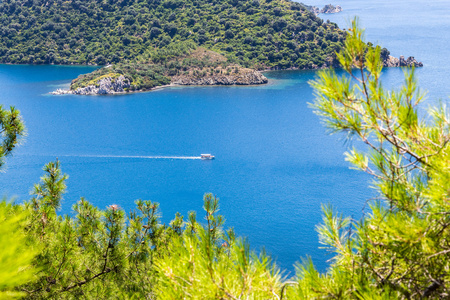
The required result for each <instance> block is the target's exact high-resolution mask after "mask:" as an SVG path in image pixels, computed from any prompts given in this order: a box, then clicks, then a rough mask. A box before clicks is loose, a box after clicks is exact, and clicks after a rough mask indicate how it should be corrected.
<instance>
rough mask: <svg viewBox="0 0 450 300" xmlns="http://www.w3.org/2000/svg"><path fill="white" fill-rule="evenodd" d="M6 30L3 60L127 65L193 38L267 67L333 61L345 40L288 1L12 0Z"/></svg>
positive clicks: (3, 18)
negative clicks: (173, 44) (86, 0)
mask: <svg viewBox="0 0 450 300" xmlns="http://www.w3.org/2000/svg"><path fill="white" fill-rule="evenodd" d="M0 35H1V37H2V39H0V62H2V63H33V64H99V65H104V64H112V63H119V62H122V63H127V62H134V61H135V60H136V59H138V60H139V57H142V56H144V57H146V56H147V55H148V54H149V53H154V52H155V51H158V49H161V50H163V51H168V52H171V51H173V49H170V44H171V43H173V42H186V43H189V44H192V45H199V46H202V47H204V48H207V49H209V50H213V51H216V52H218V53H221V54H224V55H226V56H227V58H228V59H229V60H230V62H231V63H237V64H240V65H242V66H244V67H259V68H264V69H266V68H289V67H296V68H301V69H310V68H316V67H321V66H323V65H327V66H329V65H332V64H334V63H335V50H336V49H340V48H341V47H342V42H343V40H344V37H345V35H344V32H343V31H341V30H339V29H338V28H337V26H336V24H334V23H324V22H323V21H322V20H321V19H319V18H317V17H316V16H315V15H314V14H313V13H311V12H310V11H308V10H307V8H306V7H305V6H303V5H302V4H300V3H296V2H292V1H288V0H273V1H270V0H261V1H257V0H246V1H235V0H221V1H206V0H189V1H175V0H167V1H149V0H135V1H115V2H114V1H104V0H93V1H89V2H85V1H79V0H73V1H62V0H51V1H47V0H45V1H44V0H34V1H30V0H19V1H16V0H5V1H1V3H0ZM153 58H154V59H155V63H156V62H158V61H159V60H160V58H159V57H157V56H153Z"/></svg>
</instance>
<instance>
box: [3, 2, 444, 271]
mask: <svg viewBox="0 0 450 300" xmlns="http://www.w3.org/2000/svg"><path fill="white" fill-rule="evenodd" d="M358 2H360V1H343V2H342V3H339V4H341V5H342V6H343V8H344V10H345V11H344V12H343V13H342V14H338V15H333V16H326V18H330V19H331V18H333V20H332V21H334V22H337V23H339V25H341V26H342V25H345V18H346V17H347V15H346V14H359V15H360V17H361V21H362V24H363V25H364V26H365V27H367V28H368V30H367V35H368V38H369V39H372V40H375V41H379V42H381V43H382V44H383V46H386V47H388V48H389V49H390V50H391V52H392V54H394V55H396V56H398V55H401V54H405V55H414V56H415V57H416V58H417V59H419V60H422V61H423V62H424V64H425V67H424V68H423V69H420V70H418V77H419V79H420V83H421V86H423V87H424V88H427V89H429V90H430V93H429V94H430V98H439V97H441V98H443V99H447V96H446V95H450V87H449V86H447V84H446V78H447V77H448V76H446V75H447V70H449V68H448V63H447V62H446V57H448V56H447V55H448V54H449V53H448V52H449V50H447V48H446V47H444V45H445V43H446V42H447V41H448V40H449V39H448V37H449V32H450V30H449V28H448V27H449V26H448V25H449V21H448V20H447V19H446V18H445V17H444V14H445V9H447V11H446V13H447V14H448V12H449V11H448V7H442V6H445V5H446V4H445V3H444V2H443V1H441V2H439V1H436V3H438V4H441V5H440V6H441V7H434V6H426V7H428V8H430V11H427V10H426V9H420V10H419V11H418V12H416V13H420V15H422V14H425V15H426V14H430V18H431V19H430V20H428V21H427V22H420V23H418V25H415V22H416V20H419V19H420V18H419V17H416V18H406V17H402V16H401V15H399V16H398V17H397V18H395V17H392V16H389V15H388V17H389V18H387V19H386V20H385V21H383V23H382V24H378V22H377V21H378V20H384V19H383V18H384V14H382V12H380V11H379V10H378V9H377V7H378V6H379V5H384V4H385V5H387V6H388V7H390V8H391V9H396V14H399V13H400V11H401V10H400V8H403V4H402V3H397V4H392V3H390V2H388V1H375V2H371V3H370V5H369V4H364V3H362V4H361V8H358V7H359V3H358ZM416 2H417V3H416V4H420V2H419V1H416ZM377 3H378V5H377ZM404 3H405V4H406V2H404ZM408 3H409V4H410V6H413V7H415V6H414V5H411V3H412V4H414V3H415V2H414V1H412V2H411V1H408ZM427 3H430V2H427ZM308 4H315V3H308ZM319 4H320V3H319ZM336 4H338V3H336ZM395 5H396V6H395ZM392 6H395V7H392ZM410 6H407V7H405V8H403V11H402V12H401V13H402V14H403V13H405V14H407V13H408V12H409V10H408V9H411V7H410ZM447 6H448V5H447ZM371 7H372V8H371ZM380 14H381V15H380ZM377 16H378V17H377ZM341 19H342V20H341ZM341 23H342V24H341ZM374 23H376V24H374ZM405 28H407V29H408V35H406V36H405V35H404V34H405V32H406V31H405ZM427 32H429V35H427ZM438 37H439V38H438ZM442 40H443V41H442ZM427 41H428V42H427ZM92 69H93V68H92V67H60V66H11V65H0V90H1V91H2V96H1V99H2V100H1V103H4V104H5V105H15V106H16V107H17V108H19V109H20V110H21V112H22V114H23V117H24V119H25V122H26V125H27V128H28V136H27V138H26V140H25V142H24V143H23V145H21V146H20V147H19V148H17V151H16V152H15V155H14V157H12V158H10V159H8V161H7V163H8V168H7V170H6V172H5V173H0V186H1V189H0V193H3V194H6V195H8V196H9V197H12V196H16V197H17V199H18V200H24V199H28V198H29V194H28V192H29V190H30V189H31V187H32V184H33V183H36V182H37V181H38V180H39V177H40V176H41V175H42V171H41V168H42V166H43V165H44V164H45V163H47V162H48V161H50V160H54V159H55V158H56V157H58V158H59V160H60V161H61V164H62V168H63V171H64V172H65V173H67V174H69V176H70V177H69V179H68V181H67V184H68V192H67V194H66V195H65V199H64V201H63V204H62V210H61V213H68V214H70V213H71V206H72V205H73V204H74V203H75V202H76V201H77V200H78V199H79V198H80V197H82V196H83V197H86V198H87V199H88V200H89V201H91V202H92V203H94V204H95V205H97V206H99V207H101V208H105V207H106V206H108V205H111V204H118V205H119V206H121V207H123V208H124V209H126V210H130V209H131V208H133V206H134V204H133V203H134V201H135V200H136V199H149V200H152V201H156V202H159V203H161V208H162V212H163V221H164V222H169V221H170V220H171V218H172V217H173V215H174V214H175V212H177V211H179V212H180V213H182V214H184V215H186V214H187V212H188V211H190V210H196V211H197V212H198V213H199V216H201V214H202V197H203V194H204V193H206V192H211V193H213V194H215V195H217V196H218V197H219V198H220V199H221V213H222V214H223V215H224V216H225V218H226V220H227V221H226V224H227V226H231V227H234V228H235V230H236V231H237V233H238V234H239V235H243V236H247V237H248V238H249V240H250V242H251V245H252V247H253V248H254V249H257V250H258V249H260V248H261V247H263V246H265V248H266V250H267V251H268V252H269V253H271V254H272V255H273V256H274V257H275V258H276V259H277V262H278V263H279V264H280V265H281V266H282V267H283V268H286V269H288V271H291V272H292V270H293V268H292V265H293V263H294V262H295V261H298V260H300V257H304V256H306V255H310V256H311V257H312V258H313V260H314V261H315V262H316V264H317V265H318V267H319V268H320V269H322V270H323V269H325V267H326V261H327V259H329V258H330V257H331V256H330V255H329V254H327V253H326V252H325V251H324V250H321V249H319V246H320V245H319V243H318V238H317V233H316V232H315V229H314V228H315V225H316V224H318V223H319V222H320V221H321V211H320V206H321V204H322V203H332V204H333V205H334V206H335V207H336V208H337V209H338V210H339V211H341V212H343V213H344V214H346V215H352V216H354V217H355V218H359V217H360V216H361V215H362V212H363V209H364V207H365V203H366V200H368V199H369V198H370V197H371V196H373V191H371V190H370V189H369V188H368V186H369V185H370V178H369V177H367V176H365V175H364V174H362V173H360V172H357V171H354V170H350V169H349V166H348V164H347V163H346V162H345V161H344V156H343V152H344V151H345V150H346V148H347V146H348V145H347V144H345V143H344V141H343V139H342V138H343V137H342V136H337V135H334V136H329V135H328V134H327V133H326V132H325V129H324V128H323V127H322V125H321V124H320V121H319V119H318V118H317V116H315V115H314V114H313V112H312V111H311V109H310V108H309V107H308V103H309V102H311V101H312V100H313V95H312V90H311V88H310V87H309V86H308V84H307V82H308V80H310V79H312V78H314V74H315V72H313V71H290V72H287V71H286V72H270V73H267V74H266V75H267V76H268V77H269V78H270V83H269V84H268V85H264V86H252V87H176V88H169V89H163V90H158V91H155V92H149V93H137V94H133V95H120V96H97V97H94V96H73V95H64V96H51V95H49V94H48V93H49V92H50V91H53V90H55V89H56V88H58V87H61V86H67V84H68V83H69V82H70V80H71V79H72V78H74V77H76V76H77V75H78V74H81V73H86V72H89V71H90V70H92ZM384 79H385V80H386V81H388V82H389V83H386V85H388V86H389V85H395V84H397V83H399V82H401V81H402V71H401V70H400V69H390V70H386V71H385V75H384ZM431 102H433V101H431ZM200 153H212V154H213V155H215V156H216V159H215V160H213V161H202V160H199V159H189V158H190V157H192V156H199V155H200ZM160 156H164V157H172V158H160ZM173 157H176V158H173ZM200 218H201V217H200Z"/></svg>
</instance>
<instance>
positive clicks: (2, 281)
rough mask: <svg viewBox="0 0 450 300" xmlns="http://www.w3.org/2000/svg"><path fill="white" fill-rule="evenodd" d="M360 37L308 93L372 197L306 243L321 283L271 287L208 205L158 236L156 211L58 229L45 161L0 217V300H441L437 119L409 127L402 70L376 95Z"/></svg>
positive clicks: (307, 279)
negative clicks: (347, 142) (319, 261)
mask: <svg viewBox="0 0 450 300" xmlns="http://www.w3.org/2000/svg"><path fill="white" fill-rule="evenodd" d="M362 34H363V32H362V31H361V30H360V29H359V28H358V27H357V25H356V24H355V23H354V24H353V28H352V30H351V31H349V33H348V35H347V38H346V41H345V48H344V50H343V51H342V52H340V54H338V55H337V59H338V60H339V62H340V63H341V65H342V66H343V68H344V70H345V71H346V73H347V74H346V75H343V76H338V75H336V73H335V72H334V71H333V70H322V71H320V72H318V76H317V79H316V80H314V81H312V82H311V85H312V86H313V88H314V90H315V92H316V96H317V97H316V100H315V101H314V103H313V104H312V106H313V108H314V109H315V111H316V112H317V114H318V115H320V116H321V117H322V119H323V120H324V122H325V124H326V126H327V127H328V128H329V130H330V131H331V132H334V133H344V134H347V136H348V138H356V139H358V140H361V141H362V142H363V143H365V144H366V145H367V147H368V149H369V150H368V151H365V152H362V151H360V150H357V149H353V150H351V151H350V152H349V153H347V160H348V161H349V162H350V163H351V165H352V166H353V167H354V168H356V169H359V170H361V171H363V172H366V173H368V174H369V175H371V176H372V177H373V180H374V181H373V187H374V188H375V190H376V191H377V193H378V195H377V197H376V198H375V199H372V200H368V205H367V206H368V209H367V212H366V213H365V214H364V215H363V217H362V218H361V220H353V219H351V218H349V217H344V216H342V215H341V214H338V213H336V212H335V210H334V209H333V208H332V207H330V206H324V208H323V211H324V217H323V223H322V224H321V225H319V226H318V227H317V230H318V233H319V240H320V242H321V243H322V244H324V245H325V246H326V247H328V249H329V250H330V251H331V252H332V253H334V256H333V259H332V261H331V263H330V265H329V268H328V270H327V271H326V272H325V273H320V272H318V271H317V270H316V269H315V267H314V265H313V262H312V261H311V260H310V259H307V258H306V259H305V260H304V261H303V262H301V263H298V264H297V265H296V275H295V276H294V277H293V278H285V277H284V276H283V272H282V271H281V270H279V269H278V268H277V266H276V265H275V264H274V263H273V262H272V261H271V259H270V257H269V256H267V255H266V254H264V253H260V254H257V253H255V252H253V251H252V250H250V246H249V244H248V243H247V242H246V240H245V239H243V238H239V237H237V235H236V233H235V232H234V231H233V230H225V229H224V219H223V217H222V216H220V215H219V214H218V210H219V204H218V199H217V198H215V197H214V196H212V195H210V194H206V195H205V197H204V209H205V213H204V215H203V217H202V218H198V217H197V215H196V213H195V212H191V213H189V215H188V216H187V218H184V217H183V216H181V215H180V214H177V215H176V216H175V218H174V219H173V221H171V222H170V223H169V224H162V223H161V222H160V219H159V206H158V204H157V203H154V202H151V201H143V200H137V201H136V208H135V210H134V211H131V212H130V213H128V214H126V213H125V211H124V210H123V209H122V208H121V207H119V206H118V205H110V206H109V207H108V208H107V209H106V210H100V209H98V208H96V207H94V206H92V205H91V204H90V203H89V202H88V201H87V200H86V199H83V198H82V199H80V200H79V201H78V202H77V203H76V204H74V206H73V211H74V213H75V215H74V216H73V217H70V216H67V215H66V216H61V215H58V213H57V211H58V208H59V206H60V203H61V201H62V199H63V195H64V193H65V189H66V185H65V180H66V179H67V176H66V175H64V174H63V173H62V171H61V168H60V164H59V162H58V161H55V162H50V163H49V164H48V165H46V166H45V168H44V176H43V177H42V178H41V182H40V183H38V184H36V185H35V186H34V188H33V197H32V199H30V200H28V201H25V202H24V203H23V204H5V202H3V203H1V204H0V225H2V226H0V241H1V243H0V261H1V262H2V268H1V270H0V297H3V298H5V297H13V296H14V297H20V296H25V297H26V298H30V299H78V298H86V299H99V298H100V299H123V298H130V299H322V298H327V299H328V298H333V299H424V298H432V299H446V298H448V297H449V295H450V290H449V289H450V273H449V271H448V270H449V268H450V245H449V240H450V230H449V228H450V214H449V211H450V168H449V166H450V146H449V141H450V115H449V111H448V110H447V108H446V107H445V106H444V105H440V106H438V107H433V108H431V109H430V111H429V114H427V115H426V116H427V117H425V118H423V117H422V115H423V114H422V113H421V112H423V111H420V110H419V107H420V104H421V102H422V101H423V99H424V94H423V93H421V92H420V91H419V89H418V87H417V83H416V80H415V77H414V70H413V69H409V70H405V83H404V84H403V85H402V86H401V87H400V88H399V89H397V90H393V91H388V90H385V89H384V88H383V86H382V84H381V81H380V75H381V70H382V62H381V59H380V52H381V49H380V48H379V47H369V46H368V45H367V44H366V43H365V42H364V41H363V40H362ZM0 111H1V114H0V116H2V118H0V122H1V124H2V132H6V134H3V135H2V141H3V142H4V141H7V142H4V143H3V144H2V147H1V148H0V154H2V155H4V154H5V155H8V154H10V153H11V150H12V149H13V148H14V146H16V145H17V142H18V140H19V138H20V136H21V135H23V124H22V123H21V120H20V117H19V115H18V114H17V111H16V110H14V109H12V110H11V111H14V113H9V112H7V111H5V110H3V109H1V110H0ZM13 116H14V117H13ZM11 120H14V122H11ZM10 124H15V125H14V126H12V127H11V126H10ZM12 128H19V129H20V130H17V129H12ZM8 140H9V141H11V142H8ZM3 145H9V147H4V146H3ZM5 265H6V266H9V268H7V269H5V268H4V266H5ZM14 274H15V276H12V275H14Z"/></svg>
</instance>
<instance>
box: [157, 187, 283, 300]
mask: <svg viewBox="0 0 450 300" xmlns="http://www.w3.org/2000/svg"><path fill="white" fill-rule="evenodd" d="M204 203H205V205H204V208H205V211H206V217H205V218H206V221H207V225H205V226H202V225H200V224H199V223H197V222H196V220H195V214H193V213H191V214H190V216H189V222H188V226H187V229H186V230H185V231H184V233H183V234H182V235H181V236H180V237H178V238H177V239H175V240H174V242H173V243H172V245H171V247H170V248H169V251H168V252H167V255H164V256H161V257H159V258H158V259H157V260H156V261H155V265H156V270H157V271H158V273H159V276H158V281H157V285H156V296H157V297H158V299H183V298H186V297H188V298H189V299H277V297H278V296H277V295H278V294H279V293H280V290H281V276H280V273H279V271H278V269H277V268H276V267H275V265H274V264H273V263H272V261H271V259H270V257H268V256H267V255H265V254H264V253H262V254H260V255H259V256H257V255H256V254H255V253H254V252H252V251H250V246H249V244H248V243H247V242H246V241H245V240H243V239H236V237H235V234H234V232H233V230H229V231H227V232H223V231H222V224H223V222H224V220H223V218H222V216H220V215H217V211H218V208H219V206H218V199H217V198H215V197H213V196H212V195H210V194H208V195H205V198H204Z"/></svg>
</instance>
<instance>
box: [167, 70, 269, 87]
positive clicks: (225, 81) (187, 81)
mask: <svg viewBox="0 0 450 300" xmlns="http://www.w3.org/2000/svg"><path fill="white" fill-rule="evenodd" d="M267 82H268V79H267V78H266V77H265V76H264V75H263V74H261V73H260V72H258V71H255V70H251V69H241V70H240V71H239V72H238V73H237V74H229V75H227V74H214V75H204V76H201V77H199V76H194V75H180V76H174V77H172V82H171V84H176V85H252V84H263V83H267Z"/></svg>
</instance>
